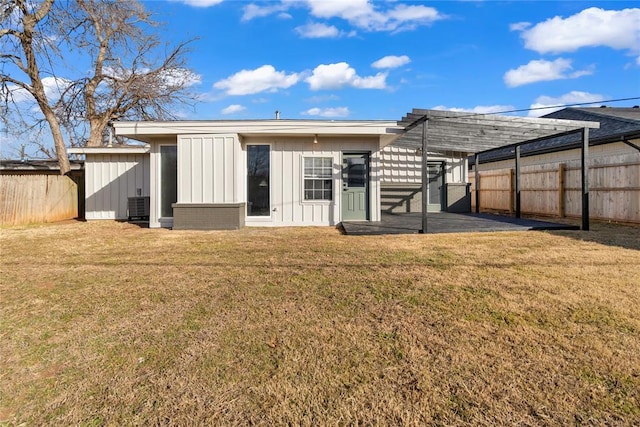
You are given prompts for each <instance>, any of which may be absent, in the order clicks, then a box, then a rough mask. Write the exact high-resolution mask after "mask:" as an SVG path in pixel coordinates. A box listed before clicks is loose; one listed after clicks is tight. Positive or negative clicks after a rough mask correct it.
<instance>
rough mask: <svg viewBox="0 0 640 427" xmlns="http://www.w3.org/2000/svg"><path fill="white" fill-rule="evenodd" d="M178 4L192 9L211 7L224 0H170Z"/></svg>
mask: <svg viewBox="0 0 640 427" xmlns="http://www.w3.org/2000/svg"><path fill="white" fill-rule="evenodd" d="M171 1H176V2H180V3H184V4H186V5H187V6H193V7H211V6H215V5H217V4H220V3H222V2H223V1H224V0H171Z"/></svg>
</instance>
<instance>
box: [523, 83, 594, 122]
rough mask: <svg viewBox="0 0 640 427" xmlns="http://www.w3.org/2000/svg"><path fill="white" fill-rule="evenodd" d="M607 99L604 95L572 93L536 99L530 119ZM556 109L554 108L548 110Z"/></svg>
mask: <svg viewBox="0 0 640 427" xmlns="http://www.w3.org/2000/svg"><path fill="white" fill-rule="evenodd" d="M605 99H606V98H605V97H604V96H603V95H600V94H597V93H589V92H581V91H577V90H574V91H571V92H569V93H565V94H564V95H561V96H558V97H552V96H546V95H542V96H539V97H538V98H536V100H535V102H534V103H533V104H531V107H530V108H532V109H536V110H532V111H529V116H530V117H540V116H544V115H545V114H549V113H553V112H554V111H557V110H560V109H562V108H564V106H565V105H571V104H582V103H588V102H600V101H604V100H605ZM548 107H554V108H548Z"/></svg>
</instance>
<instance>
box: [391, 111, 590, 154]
mask: <svg viewBox="0 0 640 427" xmlns="http://www.w3.org/2000/svg"><path fill="white" fill-rule="evenodd" d="M425 116H426V117H427V147H428V149H429V151H457V152H463V153H479V152H481V151H485V150H490V149H493V148H498V147H504V146H506V145H511V144H517V143H520V142H525V141H530V140H534V139H539V138H547V137H552V136H554V135H558V134H563V133H566V132H570V131H576V130H579V129H584V128H591V129H597V128H599V127H600V123H598V122H589V121H579V120H563V119H546V118H530V117H518V116H500V115H493V114H473V113H460V112H452V111H441V110H423V109H415V108H414V109H413V111H412V112H411V113H408V114H407V115H406V116H405V117H403V118H402V120H400V121H399V122H398V126H400V127H401V128H403V129H407V130H406V131H405V133H404V134H403V135H402V136H400V137H399V138H398V139H396V141H395V142H394V143H393V145H397V146H401V147H407V148H415V149H420V148H422V124H421V122H422V121H424V118H425Z"/></svg>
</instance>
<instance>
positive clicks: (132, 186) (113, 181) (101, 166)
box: [85, 152, 150, 220]
mask: <svg viewBox="0 0 640 427" xmlns="http://www.w3.org/2000/svg"><path fill="white" fill-rule="evenodd" d="M149 166H150V165H149V155H148V154H143V153H131V154H129V153H116V152H114V153H96V154H87V161H86V163H85V185H86V187H85V194H86V206H85V209H86V213H85V216H86V219H88V220H94V219H127V217H128V212H127V198H128V197H133V196H138V195H141V196H149V189H150V188H149V187H150V185H149V182H150V174H149V170H150V169H149Z"/></svg>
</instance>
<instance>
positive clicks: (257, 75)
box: [213, 65, 300, 95]
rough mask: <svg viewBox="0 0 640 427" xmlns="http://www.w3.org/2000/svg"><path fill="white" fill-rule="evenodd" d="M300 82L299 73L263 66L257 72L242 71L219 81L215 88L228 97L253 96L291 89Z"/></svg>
mask: <svg viewBox="0 0 640 427" xmlns="http://www.w3.org/2000/svg"><path fill="white" fill-rule="evenodd" d="M299 80H300V75H299V74H297V73H291V74H286V73H285V72H284V71H276V69H275V68H274V67H273V65H263V66H262V67H259V68H256V69H255V70H241V71H238V72H237V73H235V74H233V75H232V76H229V77H227V78H226V79H223V80H220V81H217V82H216V83H214V85H213V87H214V88H216V89H220V90H224V91H225V93H226V94H227V95H251V94H254V93H260V92H276V91H278V89H286V88H289V87H291V86H293V85H295V84H296V83H298V81H299Z"/></svg>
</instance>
